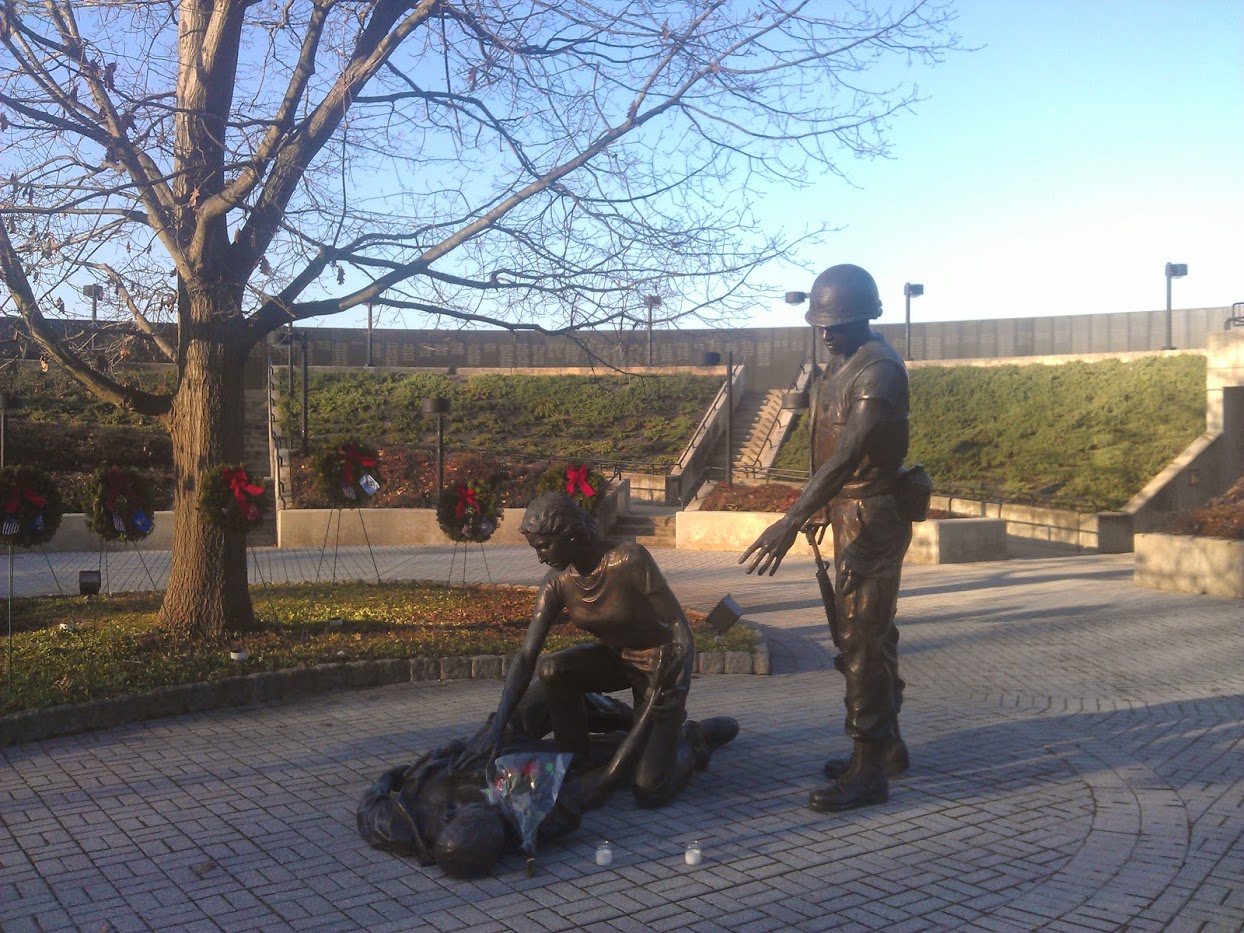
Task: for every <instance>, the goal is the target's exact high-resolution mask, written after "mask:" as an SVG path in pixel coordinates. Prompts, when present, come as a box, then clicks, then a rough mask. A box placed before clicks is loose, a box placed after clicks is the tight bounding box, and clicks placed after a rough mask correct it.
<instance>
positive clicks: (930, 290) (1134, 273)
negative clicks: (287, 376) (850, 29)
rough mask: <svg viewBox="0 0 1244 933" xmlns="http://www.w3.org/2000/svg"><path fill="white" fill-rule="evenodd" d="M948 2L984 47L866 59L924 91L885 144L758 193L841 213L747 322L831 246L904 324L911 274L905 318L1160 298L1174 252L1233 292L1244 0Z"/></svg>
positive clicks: (1222, 296)
mask: <svg viewBox="0 0 1244 933" xmlns="http://www.w3.org/2000/svg"><path fill="white" fill-rule="evenodd" d="M956 10H957V13H958V22H957V24H956V26H955V29H956V31H957V32H958V33H959V35H960V36H961V37H962V43H963V45H964V46H965V47H968V48H972V49H975V51H965V52H958V53H952V54H949V55H948V56H947V58H946V60H945V61H944V62H943V63H942V64H940V65H937V66H931V67H930V66H925V65H923V64H917V65H912V66H911V67H910V68H908V69H903V68H901V67H896V68H895V69H894V70H892V71H888V72H877V73H870V75H869V80H872V81H873V82H874V83H876V84H878V85H880V86H888V85H894V84H897V83H900V82H903V81H906V82H909V83H910V82H914V83H915V84H916V85H917V86H918V89H919V92H920V94H921V95H922V97H923V98H924V99H923V100H922V101H921V102H920V103H918V104H917V105H915V107H914V108H913V110H912V111H911V112H908V113H901V114H898V115H897V116H896V117H895V118H894V120H893V122H892V125H891V127H890V131H889V132H888V134H887V137H888V139H889V141H890V143H891V151H890V156H889V158H885V159H875V160H872V161H867V160H856V159H852V157H851V156H849V155H844V156H843V162H842V164H841V167H842V168H843V169H844V170H845V172H846V173H847V175H848V179H849V181H848V182H844V181H843V180H841V179H839V178H837V177H832V176H827V177H826V178H825V180H824V181H823V182H820V183H817V184H815V185H814V186H813V187H811V188H808V189H802V190H799V191H777V192H774V193H773V194H771V195H770V196H769V197H767V198H765V199H764V203H765V209H766V212H767V213H766V214H765V215H764V216H762V217H761V220H762V222H765V223H767V224H768V225H769V226H770V227H771V228H773V229H778V228H782V229H785V230H786V231H787V232H788V233H790V234H792V235H797V234H799V233H802V232H804V231H806V230H807V229H810V228H812V227H815V226H816V225H818V224H819V223H821V222H825V223H829V224H830V225H832V226H834V227H836V228H840V229H839V230H838V232H836V233H833V234H830V235H829V236H828V237H827V238H826V241H825V242H824V243H823V244H822V245H821V246H820V247H817V248H812V249H808V250H806V251H805V252H804V253H803V254H802V255H801V256H800V257H799V260H800V262H799V264H798V265H782V266H779V267H774V268H766V269H763V270H761V272H762V278H763V279H765V280H766V281H768V282H772V283H773V285H774V295H775V297H774V300H773V302H772V303H771V305H768V306H761V307H758V308H757V309H756V311H755V313H754V314H752V315H750V316H749V318H748V322H747V323H748V326H766V327H774V326H793V325H800V324H802V323H803V316H802V315H803V312H802V310H801V309H795V308H792V307H791V306H789V305H786V304H784V303H783V302H782V300H781V293H782V292H784V291H786V290H788V289H789V290H807V289H808V288H809V286H810V285H811V283H812V279H813V278H814V277H815V275H816V273H817V272H819V271H820V270H821V269H823V268H825V267H826V266H829V265H833V264H835V263H838V262H854V263H857V264H859V265H862V266H864V267H865V268H867V269H868V270H869V271H871V272H872V273H873V275H874V276H875V277H876V279H877V281H878V284H879V285H880V287H881V290H882V300H883V304H884V310H885V313H884V315H883V317H882V318H881V322H882V323H901V322H902V320H903V283H904V282H919V283H921V284H923V285H924V286H925V294H924V296H923V297H921V298H917V299H913V302H912V318H913V320H915V321H951V320H979V319H988V318H997V317H1024V316H1041V315H1058V314H1083V313H1091V312H1121V311H1146V310H1154V309H1160V308H1163V307H1165V301H1166V291H1165V286H1166V280H1165V277H1164V275H1163V270H1164V267H1165V264H1166V263H1167V262H1178V263H1186V264H1187V265H1188V269H1189V271H1188V276H1187V277H1186V278H1183V279H1176V280H1175V281H1174V283H1173V289H1172V304H1173V306H1174V307H1176V308H1199V307H1220V306H1229V305H1231V304H1232V303H1233V302H1236V301H1244V233H1242V227H1244V0H1189V2H1186V3H1176V2H1175V0H959V2H958V3H957V4H956ZM365 321H366V316H365V314H364V313H363V312H362V311H361V310H360V311H351V312H346V313H344V314H340V315H333V316H331V317H328V318H324V319H321V320H319V321H317V322H313V323H320V324H323V325H327V326H337V327H344V326H361V325H362V324H364V323H365ZM379 326H382V327H384V326H394V325H393V323H391V322H389V320H388V319H387V318H386V317H384V316H382V317H381V320H380V322H379ZM399 326H400V325H399ZM414 326H418V325H417V324H415V325H414Z"/></svg>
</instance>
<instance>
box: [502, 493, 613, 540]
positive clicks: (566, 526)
mask: <svg viewBox="0 0 1244 933" xmlns="http://www.w3.org/2000/svg"><path fill="white" fill-rule="evenodd" d="M518 530H519V531H520V532H521V533H522V534H524V535H580V536H583V535H589V536H595V535H597V534H599V532H598V531H597V529H596V520H595V519H594V518H592V516H590V515H588V514H587V512H585V511H583V509H582V508H581V507H580V506H579V503H577V502H575V500H574V499H572V498H571V497H570V496H568V495H566V494H565V493H564V492H546V493H541V494H540V495H538V496H536V497H535V498H534V499H532V500H531V504H530V505H528V506H527V511H526V512H524V513H523V523H522V524H521V525H519V526H518Z"/></svg>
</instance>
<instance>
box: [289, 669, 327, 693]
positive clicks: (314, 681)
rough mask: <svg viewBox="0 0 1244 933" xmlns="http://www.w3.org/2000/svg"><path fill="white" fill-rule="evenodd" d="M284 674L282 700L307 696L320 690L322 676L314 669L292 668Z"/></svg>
mask: <svg viewBox="0 0 1244 933" xmlns="http://www.w3.org/2000/svg"><path fill="white" fill-rule="evenodd" d="M284 674H285V677H284V679H283V680H282V682H281V690H282V693H281V696H282V698H288V697H297V696H306V695H307V694H309V693H316V692H317V691H319V689H320V675H319V672H318V671H317V670H316V669H315V668H314V667H291V668H290V669H289V670H287V671H285V672H284Z"/></svg>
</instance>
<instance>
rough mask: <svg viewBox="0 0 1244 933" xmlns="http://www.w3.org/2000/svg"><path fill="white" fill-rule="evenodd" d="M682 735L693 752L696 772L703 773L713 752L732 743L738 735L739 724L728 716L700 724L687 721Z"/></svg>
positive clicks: (707, 720) (715, 717)
mask: <svg viewBox="0 0 1244 933" xmlns="http://www.w3.org/2000/svg"><path fill="white" fill-rule="evenodd" d="M683 733H684V734H685V735H686V737H687V741H688V742H690V743H691V748H692V750H693V751H694V752H695V768H696V770H697V771H703V770H704V769H705V768H707V767H708V760H709V758H710V757H711V756H712V754H713V752H715V751H716V750H717V749H719V748H721V746H723V745H725V744H726V743H728V742H732V741H733V740H734V738H735V736H737V735H738V734H739V724H738V722H737V721H736V720H734V719H731V718H730V717H729V716H713V717H712V718H711V719H705V720H703V721H702V722H695V721H694V720H688V721H687V722H686V723H685V724H684V725H683Z"/></svg>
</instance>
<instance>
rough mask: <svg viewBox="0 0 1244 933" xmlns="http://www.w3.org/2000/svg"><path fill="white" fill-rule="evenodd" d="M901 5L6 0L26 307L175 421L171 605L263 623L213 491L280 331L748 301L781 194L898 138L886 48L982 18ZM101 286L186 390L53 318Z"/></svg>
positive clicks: (51, 342)
mask: <svg viewBox="0 0 1244 933" xmlns="http://www.w3.org/2000/svg"><path fill="white" fill-rule="evenodd" d="M902 6H903V8H902V9H897V10H896V9H890V8H886V9H885V10H883V11H877V12H874V11H872V10H870V9H869V8H868V7H867V4H866V2H864V0H856V2H830V0H750V2H746V0H738V2H733V0H605V2H603V3H601V2H591V0H177V2H174V0H0V47H2V49H3V51H2V52H0V147H2V151H3V153H4V162H3V165H4V168H3V170H0V278H2V279H3V281H4V283H5V284H6V285H7V287H8V292H9V295H8V298H7V300H6V303H8V304H10V306H11V307H14V308H16V311H17V312H18V313H20V315H21V317H22V318H23V319H24V322H25V327H26V329H27V330H28V331H29V333H30V335H31V337H32V338H33V339H34V340H35V341H36V342H38V343H39V344H40V346H41V347H42V350H43V352H44V353H46V354H47V355H48V356H49V357H51V358H53V359H54V360H56V361H57V362H58V363H59V364H60V365H61V366H63V367H64V368H65V369H67V370H68V371H69V372H70V373H72V374H73V375H74V376H75V377H76V378H77V379H78V380H80V381H81V382H82V383H83V384H85V385H86V386H87V387H89V388H90V389H91V390H92V391H93V392H95V393H96V394H98V395H99V396H101V397H103V398H105V399H109V400H111V401H113V402H115V403H116V404H118V405H125V406H129V407H131V408H133V409H135V410H137V411H139V412H142V413H145V414H148V415H151V416H155V417H157V418H160V419H162V421H163V422H164V423H165V424H166V425H167V426H168V429H169V431H170V433H171V436H172V441H173V450H174V469H175V477H176V493H175V496H176V499H175V514H176V518H175V522H174V525H175V528H174V545H173V547H174V552H173V566H172V571H171V575H170V580H169V586H168V590H167V593H166V596H165V599H164V603H163V607H162V609H161V617H162V621H163V622H164V623H165V624H166V625H169V626H173V627H176V628H178V629H181V630H183V631H186V632H189V633H193V634H196V635H200V636H205V637H218V636H220V635H221V634H222V633H224V632H226V631H231V630H245V629H246V628H248V627H250V626H252V625H253V623H254V619H253V614H252V610H251V604H250V598H249V595H248V592H247V585H246V584H247V576H246V557H245V547H244V544H243V541H242V540H241V539H240V538H235V537H233V536H232V535H230V534H225V533H224V532H222V531H220V530H218V529H215V528H211V527H208V526H206V525H203V524H201V523H200V522H199V521H198V520H197V518H196V516H195V509H194V504H195V497H196V481H197V478H198V477H199V476H201V475H202V473H203V471H204V470H206V469H208V468H210V467H212V466H214V465H218V464H220V463H222V462H229V461H234V460H237V459H238V457H239V455H240V438H241V434H242V430H241V425H242V395H241V372H242V366H243V362H244V359H245V357H246V355H247V353H248V352H249V351H250V349H251V348H252V347H253V346H254V344H255V343H256V342H258V341H260V340H262V339H264V337H265V335H267V334H269V333H271V332H272V331H274V330H275V329H276V328H278V327H280V326H281V325H283V324H287V323H291V322H295V321H299V320H303V319H306V318H311V317H318V316H322V315H325V314H331V313H335V312H339V311H342V310H345V309H348V308H351V307H355V306H358V305H361V304H364V303H367V302H372V303H373V304H374V305H375V307H377V308H378V309H385V308H387V309H393V310H394V311H397V312H402V313H418V314H424V315H431V316H434V317H435V318H437V319H453V320H457V321H460V322H482V323H486V324H489V325H494V326H498V327H505V328H511V329H518V328H532V329H537V330H541V331H546V332H552V333H556V332H563V331H565V330H566V329H567V328H569V327H571V326H573V327H580V328H582V327H597V326H602V325H608V324H610V323H611V322H617V321H619V320H622V319H624V318H625V317H626V316H627V315H634V314H635V313H636V309H637V308H641V307H642V300H643V296H644V295H647V294H656V293H658V290H659V293H660V294H661V295H662V296H663V303H662V311H663V314H664V316H665V317H666V318H671V317H674V316H677V315H678V314H689V313H694V314H700V315H715V314H716V315H719V314H722V313H726V312H729V311H730V310H731V309H732V308H739V307H742V306H744V305H745V303H746V302H747V301H748V300H750V298H751V296H752V294H753V293H752V291H751V289H752V287H753V286H752V278H753V277H754V272H755V270H756V268H757V267H758V266H759V265H761V264H762V263H764V262H766V261H768V260H771V259H774V258H777V257H781V256H784V255H786V254H787V253H788V251H789V250H790V249H791V243H789V242H787V241H785V240H783V239H782V237H781V236H780V234H779V233H777V232H769V231H760V230H758V229H756V221H755V219H754V217H753V214H752V204H753V198H757V197H762V196H763V195H764V193H765V191H766V190H767V189H769V188H770V187H773V186H790V185H792V184H794V185H798V184H802V183H804V182H805V181H806V180H807V179H808V178H810V177H812V175H814V174H823V173H825V172H833V173H837V172H838V171H839V169H838V166H837V162H836V160H837V159H838V158H840V157H841V156H842V155H843V154H844V153H846V154H851V155H859V154H864V155H869V154H877V153H881V152H883V151H884V145H885V143H884V139H883V134H882V131H883V130H884V129H885V125H886V123H887V120H888V119H889V118H890V117H891V116H892V115H893V114H895V113H896V112H897V111H898V110H901V109H902V108H904V107H906V106H907V105H908V104H909V103H910V102H911V101H912V100H913V99H914V98H913V96H912V94H913V93H914V90H913V89H910V88H907V87H905V86H900V87H898V88H881V89H870V87H869V84H868V82H869V78H870V77H874V76H870V75H869V74H867V72H868V71H869V69H870V68H872V67H873V66H874V65H875V64H876V63H878V62H879V61H883V60H887V59H893V60H895V61H896V62H897V63H899V64H900V65H901V64H902V63H903V59H905V58H906V59H912V58H922V59H925V60H936V59H937V58H938V57H939V56H940V55H941V54H942V53H943V51H944V50H946V49H947V48H951V47H953V46H954V45H955V41H956V40H955V37H954V36H953V35H951V34H949V32H948V31H947V29H948V25H949V21H950V19H951V15H950V13H949V12H948V10H947V9H945V8H944V7H943V6H942V5H940V4H939V3H936V2H921V0H908V2H907V3H906V5H902ZM3 174H7V176H8V177H7V178H3ZM90 286H101V287H102V289H103V291H102V292H101V291H94V290H92V291H88V292H87V294H92V293H93V294H94V295H95V296H99V295H101V294H103V295H105V296H106V299H107V301H106V304H107V305H108V307H109V309H110V310H112V311H113V312H114V313H118V314H121V315H124V316H125V317H126V319H127V320H128V321H129V322H130V329H131V331H132V335H133V336H136V337H137V338H139V339H142V340H145V341H148V342H149V343H150V345H151V346H152V347H154V348H155V349H156V350H158V352H160V353H162V354H163V355H164V356H165V357H167V359H169V360H170V361H172V362H174V363H176V366H177V371H178V379H177V382H176V388H175V389H174V390H173V392H172V393H171V394H169V395H167V396H162V395H155V394H150V393H146V392H143V391H140V390H138V389H136V388H134V387H132V386H130V385H128V384H126V383H125V382H124V380H123V379H120V378H118V377H116V376H115V375H112V374H110V372H109V371H108V370H107V369H106V368H102V367H99V366H98V365H93V364H95V363H97V362H98V361H97V360H94V359H92V358H90V357H89V356H88V355H87V354H84V353H82V352H80V350H79V349H77V348H76V347H75V345H74V344H73V342H72V341H66V340H58V339H57V332H56V329H55V328H53V327H51V326H50V325H51V324H52V323H53V320H54V319H55V318H57V317H58V316H59V317H77V318H81V317H82V316H83V315H82V313H81V308H82V300H83V299H82V295H83V292H82V289H83V288H84V287H90ZM66 303H68V308H67V307H66ZM391 313H392V312H391ZM161 323H164V324H165V325H166V326H165V328H164V329H161V328H160V326H159V325H160V324H161ZM171 323H175V324H176V328H175V330H174V329H172V328H171V327H169V326H168V325H169V324H171ZM174 334H175V337H174V336H173V335H174Z"/></svg>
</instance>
